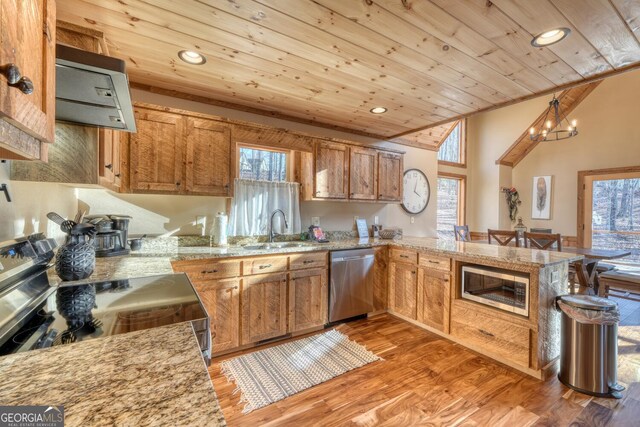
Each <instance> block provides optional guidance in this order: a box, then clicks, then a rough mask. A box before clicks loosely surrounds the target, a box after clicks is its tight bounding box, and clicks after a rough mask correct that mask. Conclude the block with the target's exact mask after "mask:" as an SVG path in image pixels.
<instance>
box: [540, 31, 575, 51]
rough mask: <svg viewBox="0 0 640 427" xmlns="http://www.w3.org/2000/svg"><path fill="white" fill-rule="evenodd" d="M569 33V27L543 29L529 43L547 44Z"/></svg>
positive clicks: (555, 41) (561, 38)
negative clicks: (543, 30)
mask: <svg viewBox="0 0 640 427" xmlns="http://www.w3.org/2000/svg"><path fill="white" fill-rule="evenodd" d="M569 34H571V30H570V29H569V28H554V29H553V30H549V31H545V32H543V33H540V34H538V35H537V36H535V37H534V38H533V40H531V44H532V45H533V46H535V47H544V46H549V45H552V44H554V43H558V42H559V41H561V40H563V39H564V38H565V37H567V36H568V35H569Z"/></svg>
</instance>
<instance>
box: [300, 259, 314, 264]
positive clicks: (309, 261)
mask: <svg viewBox="0 0 640 427" xmlns="http://www.w3.org/2000/svg"><path fill="white" fill-rule="evenodd" d="M302 263H303V264H313V261H312V260H310V259H307V260H304V261H302Z"/></svg>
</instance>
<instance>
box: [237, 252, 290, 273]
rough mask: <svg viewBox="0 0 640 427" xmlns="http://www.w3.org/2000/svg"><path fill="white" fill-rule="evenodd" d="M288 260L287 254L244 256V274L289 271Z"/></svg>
mask: <svg viewBox="0 0 640 427" xmlns="http://www.w3.org/2000/svg"><path fill="white" fill-rule="evenodd" d="M287 260H288V257H286V256H277V257H264V258H244V259H243V260H242V274H243V275H244V276H248V275H253V274H266V273H277V272H279V271H287Z"/></svg>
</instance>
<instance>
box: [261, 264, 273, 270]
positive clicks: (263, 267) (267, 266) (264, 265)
mask: <svg viewBox="0 0 640 427" xmlns="http://www.w3.org/2000/svg"><path fill="white" fill-rule="evenodd" d="M269 267H271V264H262V265H261V266H259V267H258V268H259V269H260V270H264V269H265V268H269Z"/></svg>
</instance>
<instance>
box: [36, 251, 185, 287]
mask: <svg viewBox="0 0 640 427" xmlns="http://www.w3.org/2000/svg"><path fill="white" fill-rule="evenodd" d="M133 254H135V252H133ZM172 273H173V269H172V268H171V257H170V256H168V254H163V255H158V256H135V255H123V256H114V257H104V258H96V267H95V269H94V270H93V274H92V275H91V276H90V277H89V278H87V279H85V280H76V281H68V282H64V284H65V285H79V284H83V283H95V282H100V281H107V280H120V279H130V278H133V277H143V276H155V275H158V274H172ZM47 276H48V279H49V284H50V285H51V286H57V285H60V284H61V283H63V282H62V280H61V279H60V278H59V277H58V275H57V274H56V270H55V268H50V269H49V270H47Z"/></svg>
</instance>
